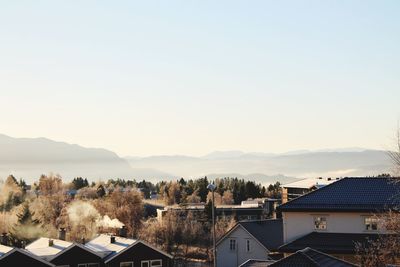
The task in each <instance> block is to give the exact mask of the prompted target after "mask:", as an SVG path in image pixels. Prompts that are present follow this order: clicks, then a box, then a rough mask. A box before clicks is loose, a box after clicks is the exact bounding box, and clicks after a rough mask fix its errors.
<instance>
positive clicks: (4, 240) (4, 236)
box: [0, 233, 8, 246]
mask: <svg viewBox="0 0 400 267" xmlns="http://www.w3.org/2000/svg"><path fill="white" fill-rule="evenodd" d="M0 243H1V244H2V245H4V246H7V245H8V237H7V233H2V234H1V238H0Z"/></svg>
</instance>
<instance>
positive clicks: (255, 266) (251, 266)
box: [239, 259, 275, 267]
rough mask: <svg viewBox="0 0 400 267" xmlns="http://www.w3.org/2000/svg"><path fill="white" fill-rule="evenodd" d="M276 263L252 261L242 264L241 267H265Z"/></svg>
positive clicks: (272, 261)
mask: <svg viewBox="0 0 400 267" xmlns="http://www.w3.org/2000/svg"><path fill="white" fill-rule="evenodd" d="M274 262H275V261H274V260H255V259H250V260H247V261H245V262H244V263H242V264H240V265H239V267H265V266H270V265H271V264H272V263H274Z"/></svg>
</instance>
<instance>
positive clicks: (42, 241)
mask: <svg viewBox="0 0 400 267" xmlns="http://www.w3.org/2000/svg"><path fill="white" fill-rule="evenodd" d="M72 244H73V243H71V242H68V241H64V240H60V239H50V238H47V237H41V238H39V239H37V240H36V241H34V242H32V243H30V244H29V245H27V246H26V250H28V251H29V252H31V253H33V254H35V255H36V256H40V257H45V256H53V255H56V254H57V253H59V252H60V251H63V250H64V249H66V248H67V247H69V246H71V245H72Z"/></svg>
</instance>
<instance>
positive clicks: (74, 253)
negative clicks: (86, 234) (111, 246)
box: [49, 243, 111, 267]
mask: <svg viewBox="0 0 400 267" xmlns="http://www.w3.org/2000/svg"><path fill="white" fill-rule="evenodd" d="M110 253H111V251H105V252H94V251H92V250H90V249H88V248H87V247H85V246H84V245H82V244H78V243H74V244H72V245H71V246H69V247H67V248H65V249H63V250H61V251H60V252H59V253H57V254H56V255H54V256H53V257H52V258H51V259H50V260H49V261H50V262H51V263H53V264H55V265H56V266H66V265H68V267H104V266H105V265H104V261H103V258H105V257H106V256H108V255H109V254H110Z"/></svg>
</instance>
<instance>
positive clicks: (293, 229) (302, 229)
mask: <svg viewBox="0 0 400 267" xmlns="http://www.w3.org/2000/svg"><path fill="white" fill-rule="evenodd" d="M282 216H283V240H284V243H287V242H291V241H293V240H295V239H297V238H299V237H302V236H304V235H306V234H309V233H311V232H314V231H321V232H331V233H374V231H367V230H365V221H364V220H365V217H368V216H372V214H369V213H359V212H358V213H351V212H347V213H345V212H283V213H282ZM315 216H326V218H327V229H326V230H315V229H314V217H315Z"/></svg>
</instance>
